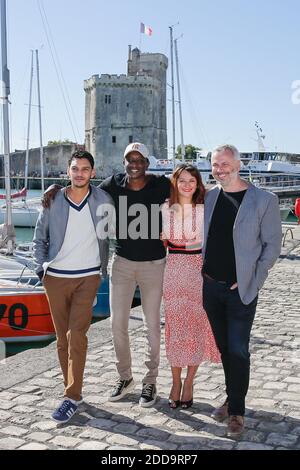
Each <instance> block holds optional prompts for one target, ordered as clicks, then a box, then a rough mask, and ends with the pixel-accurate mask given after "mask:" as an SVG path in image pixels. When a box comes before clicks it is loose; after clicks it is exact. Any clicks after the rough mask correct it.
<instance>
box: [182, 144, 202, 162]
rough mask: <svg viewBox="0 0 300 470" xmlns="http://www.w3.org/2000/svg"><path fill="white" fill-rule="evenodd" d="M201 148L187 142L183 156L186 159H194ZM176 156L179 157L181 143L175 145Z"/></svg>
mask: <svg viewBox="0 0 300 470" xmlns="http://www.w3.org/2000/svg"><path fill="white" fill-rule="evenodd" d="M200 150H201V149H200V148H199V147H195V146H194V145H192V144H187V145H186V146H185V158H186V160H195V159H196V158H197V152H199V151H200ZM177 157H178V158H181V145H178V147H177Z"/></svg>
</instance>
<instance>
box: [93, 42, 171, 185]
mask: <svg viewBox="0 0 300 470" xmlns="http://www.w3.org/2000/svg"><path fill="white" fill-rule="evenodd" d="M167 68H168V59H167V57H166V56H165V55H164V54H152V53H141V52H140V51H139V49H137V48H136V49H133V50H131V46H129V57H128V71H127V75H101V76H99V75H93V76H92V77H91V78H90V79H89V80H86V81H85V82H84V90H85V96H86V106H85V129H86V131H85V145H86V149H87V150H88V151H89V152H91V153H92V155H94V157H95V160H96V168H97V173H98V174H99V175H102V176H108V175H110V174H112V173H113V172H115V171H122V160H123V153H124V150H125V147H126V146H127V145H128V144H129V143H131V142H142V143H144V144H146V145H147V147H148V148H149V151H150V155H154V156H155V157H157V158H164V159H166V158H167V113H166V92H167V90H166V88H167Z"/></svg>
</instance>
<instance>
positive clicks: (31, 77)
mask: <svg viewBox="0 0 300 470" xmlns="http://www.w3.org/2000/svg"><path fill="white" fill-rule="evenodd" d="M32 82H33V51H31V71H30V87H29V108H28V123H27V140H26V157H25V182H24V187H25V188H26V189H27V188H28V164H29V143H30V123H31V102H32Z"/></svg>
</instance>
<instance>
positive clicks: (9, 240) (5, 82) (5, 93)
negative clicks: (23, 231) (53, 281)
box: [1, 0, 15, 254]
mask: <svg viewBox="0 0 300 470" xmlns="http://www.w3.org/2000/svg"><path fill="white" fill-rule="evenodd" d="M1 59H2V73H1V80H2V83H1V84H2V97H1V100H2V109H3V146H4V174H5V188H6V218H5V224H4V227H5V230H4V237H5V243H6V246H7V252H8V254H12V252H13V248H14V241H15V233H14V227H13V224H12V212H11V186H10V148H9V110H8V104H9V95H10V78H9V70H8V67H7V29H6V0H1Z"/></svg>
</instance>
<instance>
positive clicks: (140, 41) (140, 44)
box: [139, 21, 144, 51]
mask: <svg viewBox="0 0 300 470" xmlns="http://www.w3.org/2000/svg"><path fill="white" fill-rule="evenodd" d="M143 24H144V23H142V22H141V21H140V40H139V50H140V51H141V50H142V49H141V47H142V25H143Z"/></svg>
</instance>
